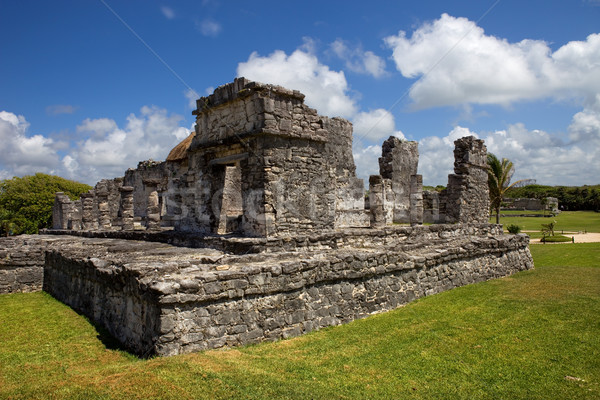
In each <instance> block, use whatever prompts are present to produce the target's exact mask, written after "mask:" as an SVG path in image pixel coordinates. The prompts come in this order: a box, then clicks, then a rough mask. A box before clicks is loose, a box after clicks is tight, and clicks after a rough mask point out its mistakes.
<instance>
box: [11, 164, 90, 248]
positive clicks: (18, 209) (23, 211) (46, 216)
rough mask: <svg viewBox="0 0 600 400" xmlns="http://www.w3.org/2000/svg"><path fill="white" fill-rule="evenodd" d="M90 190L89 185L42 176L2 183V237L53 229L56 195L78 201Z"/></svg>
mask: <svg viewBox="0 0 600 400" xmlns="http://www.w3.org/2000/svg"><path fill="white" fill-rule="evenodd" d="M90 189H91V186H89V185H86V184H83V183H79V182H75V181H70V180H67V179H64V178H61V177H58V176H52V175H46V174H42V173H37V174H35V175H30V176H25V177H23V178H18V177H15V178H12V179H5V180H3V181H0V235H2V236H8V235H12V234H14V235H18V234H21V233H37V232H38V230H39V229H42V228H49V227H50V226H51V224H52V205H53V204H54V194H55V193H56V192H64V193H65V194H67V195H68V196H69V197H70V198H71V199H72V200H75V199H77V198H79V196H80V195H81V193H84V192H87V191H88V190H90Z"/></svg>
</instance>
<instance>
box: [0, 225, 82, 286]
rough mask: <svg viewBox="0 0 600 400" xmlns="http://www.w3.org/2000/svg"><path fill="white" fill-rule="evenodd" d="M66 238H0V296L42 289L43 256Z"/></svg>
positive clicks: (29, 236)
mask: <svg viewBox="0 0 600 400" xmlns="http://www.w3.org/2000/svg"><path fill="white" fill-rule="evenodd" d="M72 241H73V238H72V237H68V236H45V235H20V236H12V237H3V238H0V294H6V293H17V292H37V291H39V290H42V284H43V276H44V257H45V252H46V250H49V249H50V248H52V247H53V246H55V245H56V244H58V243H65V242H72Z"/></svg>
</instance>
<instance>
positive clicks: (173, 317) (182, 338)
mask: <svg viewBox="0 0 600 400" xmlns="http://www.w3.org/2000/svg"><path fill="white" fill-rule="evenodd" d="M486 231H487V233H484V232H486ZM497 231H498V228H497V227H496V226H494V225H488V224H480V225H478V226H469V225H444V226H432V227H416V228H410V227H399V228H397V229H388V230H387V231H386V230H381V231H375V232H374V233H372V234H371V235H368V236H365V235H361V234H359V233H357V234H356V235H355V236H353V235H351V234H344V235H341V236H340V238H339V240H338V239H336V240H333V239H335V238H336V237H337V235H336V234H334V233H331V234H330V235H329V236H328V239H327V240H323V238H321V240H315V241H313V242H312V245H310V246H305V247H294V249H293V251H289V250H282V248H281V247H280V251H278V252H276V251H274V249H275V246H274V247H273V248H271V249H269V248H265V247H263V252H262V253H254V254H237V255H236V254H230V253H226V252H224V251H222V250H216V249H208V248H204V249H191V248H182V247H174V246H171V245H168V244H163V243H150V242H132V241H124V240H118V239H89V238H74V239H72V240H71V241H70V242H65V243H62V244H61V246H60V248H58V247H56V246H55V247H54V248H53V249H52V250H50V251H49V252H48V253H47V256H46V265H45V273H44V290H46V291H48V292H49V293H51V294H52V295H53V296H55V297H56V298H57V299H59V300H61V301H63V302H65V303H67V304H69V305H71V306H72V307H73V308H75V309H76V310H78V311H79V312H82V313H83V314H85V315H87V316H88V317H90V318H91V319H92V320H94V321H96V322H97V323H100V324H101V325H103V326H105V327H106V328H107V329H108V331H109V332H111V333H112V334H113V335H114V336H115V337H116V338H117V339H118V340H120V341H121V342H122V343H123V344H124V345H125V346H127V347H128V348H130V349H131V350H133V351H134V352H136V353H138V354H141V355H145V356H146V355H150V354H158V355H162V356H167V355H174V354H180V353H187V352H192V351H198V350H203V349H211V348H218V347H222V346H234V345H241V344H247V343H254V342H259V341H263V340H276V339H279V338H286V337H290V336H296V335H299V334H302V333H305V332H309V331H312V330H315V329H319V328H321V327H325V326H331V325H337V324H341V323H345V322H348V321H352V320H354V319H357V318H362V317H364V316H367V315H369V314H372V313H375V312H381V311H386V310H391V309H394V308H396V307H398V306H399V305H401V304H405V303H407V302H409V301H411V300H413V299H415V298H418V297H421V296H425V295H430V294H434V293H438V292H441V291H444V290H448V289H451V288H454V287H457V286H462V285H466V284H469V283H474V282H480V281H483V280H487V279H491V278H497V277H501V276H506V275H509V274H512V273H514V272H517V271H520V270H524V269H530V268H533V262H532V259H531V255H530V253H529V249H528V237H527V236H526V235H502V234H498V232H497ZM469 232H471V233H469ZM386 233H387V234H386ZM296 239H297V238H296ZM240 240H243V239H240ZM282 240H283V239H282ZM290 240H291V238H290ZM361 241H362V242H361ZM332 243H334V245H333V246H332ZM361 243H362V244H361ZM315 249H319V251H315Z"/></svg>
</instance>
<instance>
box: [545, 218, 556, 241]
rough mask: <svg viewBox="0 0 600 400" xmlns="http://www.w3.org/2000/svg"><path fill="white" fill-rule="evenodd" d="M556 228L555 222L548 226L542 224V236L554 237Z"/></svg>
mask: <svg viewBox="0 0 600 400" xmlns="http://www.w3.org/2000/svg"><path fill="white" fill-rule="evenodd" d="M555 226H556V220H554V221H552V222H550V223H549V224H542V234H543V235H544V237H545V236H554V227H555Z"/></svg>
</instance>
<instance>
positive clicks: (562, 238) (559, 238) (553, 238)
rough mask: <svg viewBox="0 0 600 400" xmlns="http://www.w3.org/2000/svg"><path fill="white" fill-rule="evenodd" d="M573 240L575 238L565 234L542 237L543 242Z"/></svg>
mask: <svg viewBox="0 0 600 400" xmlns="http://www.w3.org/2000/svg"><path fill="white" fill-rule="evenodd" d="M571 241H573V238H570V237H567V236H563V235H555V236H544V237H543V238H541V239H540V242H542V243H566V242H571Z"/></svg>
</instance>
